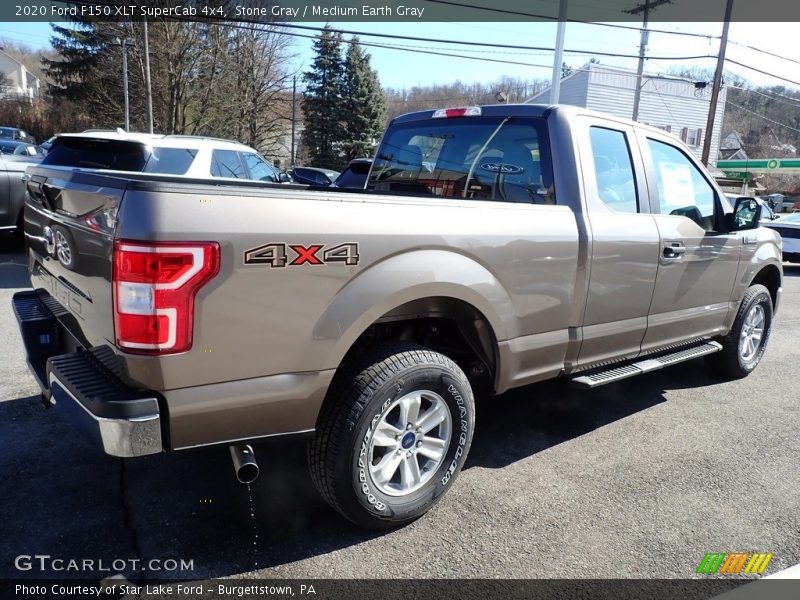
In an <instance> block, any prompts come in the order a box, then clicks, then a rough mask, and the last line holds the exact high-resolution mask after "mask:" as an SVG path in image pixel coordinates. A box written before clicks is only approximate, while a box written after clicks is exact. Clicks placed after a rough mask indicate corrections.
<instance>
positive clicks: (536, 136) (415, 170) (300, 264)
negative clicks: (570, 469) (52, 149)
mask: <svg viewBox="0 0 800 600" xmlns="http://www.w3.org/2000/svg"><path fill="white" fill-rule="evenodd" d="M93 151H95V152H96V151H97V148H95V149H94V150H93ZM108 152H112V154H113V153H120V154H121V155H124V156H120V160H119V164H124V163H125V162H126V161H128V162H129V161H130V160H132V159H131V156H132V155H135V154H136V153H144V154H143V155H142V156H140V157H139V158H142V157H144V158H146V153H147V152H148V148H147V146H146V145H145V144H144V143H139V142H136V141H131V142H129V143H128V145H126V144H125V143H121V142H119V143H116V142H115V145H114V146H113V148H110V149H109V150H108ZM78 154H80V153H78ZM116 158H117V157H116V155H112V156H110V157H109V156H105V158H104V159H103V161H105V163H107V164H109V165H114V164H116V162H115V161H116ZM134 158H135V157H134ZM137 160H138V159H137ZM134 162H136V160H134ZM97 163H98V159H97V158H95V159H92V157H86V159H85V160H82V159H81V157H80V156H76V164H83V165H87V166H88V167H90V168H83V167H81V168H70V167H64V166H53V165H49V164H48V163H47V160H46V159H45V161H44V163H43V164H42V165H40V166H35V167H31V168H30V169H29V170H28V174H27V182H26V185H27V191H28V198H27V203H26V208H25V235H26V239H27V244H28V261H29V268H30V275H31V280H32V282H33V288H34V289H33V291H26V292H20V293H18V294H16V295H15V296H14V299H13V305H14V310H15V312H16V315H17V318H18V320H19V326H20V331H21V334H22V339H23V340H24V344H25V348H26V351H27V355H28V360H29V364H30V367H31V371H32V373H33V374H34V375H35V377H36V379H37V380H38V382H39V385H40V386H41V389H42V392H43V398H44V402H45V405H47V406H52V410H54V411H58V412H62V413H63V414H64V415H65V416H66V417H67V418H69V419H71V420H72V421H73V422H74V423H75V424H76V425H77V426H78V427H80V428H81V429H82V430H83V431H84V432H85V433H87V434H88V435H89V436H90V437H91V439H93V440H94V443H95V444H96V445H97V446H98V447H100V448H102V449H103V450H104V451H105V452H106V453H107V454H109V455H113V456H122V457H134V456H140V455H144V454H154V453H159V452H164V451H174V450H182V449H188V448H196V447H199V446H209V445H218V446H220V447H226V448H227V447H229V448H230V451H231V454H232V456H233V462H234V465H235V466H236V469H237V474H238V476H239V478H240V480H242V481H245V482H249V481H251V480H252V479H253V478H254V477H255V476H256V474H257V473H258V466H257V462H256V457H255V456H254V454H253V450H252V447H251V446H248V445H247V444H252V443H253V442H255V441H258V440H264V439H266V438H270V437H277V436H293V435H305V436H308V437H309V442H308V461H309V466H310V471H311V474H312V477H313V480H314V482H315V484H316V486H317V488H318V489H319V491H320V493H321V494H322V495H323V496H324V497H325V499H326V500H327V501H328V502H329V503H330V504H331V505H332V506H333V507H334V508H336V510H338V511H339V512H340V513H341V514H343V515H344V516H345V517H347V518H348V519H350V520H352V521H354V522H355V523H357V524H360V525H363V526H368V527H390V526H397V525H400V524H403V523H407V522H409V521H411V520H413V519H415V518H417V517H419V516H420V515H422V514H424V513H425V512H426V511H427V510H428V509H430V508H431V506H432V505H433V504H434V503H435V502H436V501H437V500H438V499H439V498H441V496H442V494H443V493H444V492H445V491H446V490H447V489H448V488H449V487H451V486H452V485H453V484H454V481H455V479H456V476H457V475H458V473H459V471H460V469H461V467H462V465H463V464H464V461H465V459H466V456H467V453H468V451H469V447H470V442H471V440H472V434H473V427H474V424H475V413H474V400H473V399H474V392H475V391H477V392H478V393H481V394H486V395H492V394H500V393H502V392H504V391H506V390H508V389H510V388H514V387H518V386H522V385H526V384H529V383H532V382H536V381H541V380H544V379H548V378H555V377H561V378H564V379H565V380H566V381H568V382H569V383H570V384H571V385H575V386H579V387H583V388H593V387H595V386H599V385H602V384H605V383H609V382H612V381H617V380H620V379H623V378H626V377H632V376H635V375H639V374H643V373H647V372H648V371H652V370H655V369H659V368H662V367H667V366H669V365H672V364H675V363H678V362H681V361H685V360H689V359H693V358H695V357H700V356H705V355H707V356H708V363H709V366H710V367H713V368H716V369H718V370H719V371H720V372H722V373H725V374H727V375H728V376H731V377H743V376H745V375H747V374H748V373H749V372H751V371H752V370H753V369H754V368H755V367H756V365H757V364H758V363H759V361H760V360H761V357H762V356H763V354H764V350H765V348H766V345H767V341H768V339H769V333H770V327H771V325H772V321H773V318H774V315H775V310H776V307H777V305H778V302H779V299H780V295H781V284H782V276H783V273H782V269H781V260H780V257H781V241H780V237H779V236H778V235H777V234H776V233H775V232H773V231H771V230H769V229H766V228H761V227H758V225H757V224H758V221H759V217H760V212H761V208H762V205H761V204H760V203H759V202H758V201H757V200H755V199H752V198H742V199H738V200H737V201H736V202H735V206H731V204H730V203H729V201H728V200H727V199H726V198H725V196H724V194H723V193H722V192H721V191H720V190H719V188H718V187H717V185H716V184H715V182H714V180H713V179H712V178H711V177H710V176H709V174H708V173H707V172H706V170H705V169H704V168H703V166H702V165H701V164H700V163H699V162H698V161H697V160H696V159H695V157H694V156H693V154H692V153H691V151H690V150H689V149H688V148H686V147H685V146H684V145H683V144H682V143H680V142H679V141H677V140H676V139H674V138H673V137H671V136H670V135H668V134H667V133H665V132H663V131H660V130H658V129H654V128H650V127H646V126H642V125H639V124H635V123H632V122H629V121H625V120H620V119H616V118H613V117H609V116H605V115H601V114H597V113H592V112H589V111H586V110H583V109H578V108H574V107H564V106H552V107H548V106H535V105H518V106H514V105H511V106H509V105H499V106H484V107H467V108H457V109H442V110H437V111H425V112H418V113H414V114H408V115H404V116H401V117H398V118H396V119H394V120H393V121H392V122H391V123H390V124H389V127H388V128H387V130H386V132H385V134H384V136H383V139H382V141H381V143H380V145H379V148H378V150H377V153H376V155H375V158H374V162H373V164H372V167H371V170H370V173H369V176H368V178H367V183H366V189H365V190H355V191H343V190H324V189H307V188H304V187H302V186H280V185H275V186H270V185H262V184H249V183H246V182H242V183H237V182H235V181H234V182H232V181H230V180H225V181H222V180H221V181H220V182H219V183H213V182H212V183H209V182H208V181H192V180H187V179H186V178H170V177H169V176H157V175H148V174H132V173H125V172H123V171H121V170H117V171H110V170H107V171H103V170H99V169H97V168H91V167H92V166H94V167H96V166H97ZM676 376H679V372H676ZM487 406H491V402H490V401H488V404H487Z"/></svg>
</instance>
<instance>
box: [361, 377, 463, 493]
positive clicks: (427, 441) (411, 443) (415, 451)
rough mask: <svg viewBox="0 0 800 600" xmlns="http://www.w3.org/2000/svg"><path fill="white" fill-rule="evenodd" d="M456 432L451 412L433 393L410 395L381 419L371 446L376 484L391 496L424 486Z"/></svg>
mask: <svg viewBox="0 0 800 600" xmlns="http://www.w3.org/2000/svg"><path fill="white" fill-rule="evenodd" d="M452 432H453V418H452V416H451V415H450V408H449V407H448V406H447V403H446V402H445V401H444V400H443V399H442V397H441V396H440V395H439V394H436V393H434V392H431V391H430V390H418V391H414V392H410V393H408V394H406V395H404V396H402V397H400V398H398V399H397V400H395V401H394V402H392V403H391V404H389V406H388V407H387V408H385V409H384V411H383V412H382V413H381V415H380V416H379V418H378V421H377V424H376V425H375V427H374V429H373V430H372V434H371V437H370V440H369V446H368V453H369V454H368V458H369V475H370V478H371V479H372V483H373V484H374V485H375V487H377V488H378V489H379V490H380V491H381V492H383V493H384V494H386V495H388V496H405V495H407V494H411V493H412V492H415V491H416V490H418V489H420V488H421V487H422V486H424V485H425V484H426V483H428V481H430V480H431V478H432V477H433V476H434V475H435V474H436V471H437V470H438V469H439V467H440V466H441V465H442V463H443V462H444V458H445V454H446V453H447V448H448V447H449V446H450V438H451V436H452Z"/></svg>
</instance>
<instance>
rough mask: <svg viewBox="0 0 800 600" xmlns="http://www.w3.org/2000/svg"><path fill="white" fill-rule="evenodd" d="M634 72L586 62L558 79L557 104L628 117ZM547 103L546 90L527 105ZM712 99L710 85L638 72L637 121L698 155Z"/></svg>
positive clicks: (714, 147) (714, 148)
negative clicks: (662, 133) (673, 139)
mask: <svg viewBox="0 0 800 600" xmlns="http://www.w3.org/2000/svg"><path fill="white" fill-rule="evenodd" d="M636 82H637V80H636V71H632V70H630V69H622V68H619V67H610V66H606V65H601V64H599V63H589V64H588V65H586V67H584V68H582V69H580V70H576V71H574V72H573V73H571V74H570V75H567V76H566V77H564V78H563V79H562V80H561V88H560V90H561V91H560V97H559V102H560V103H562V104H572V105H574V106H582V107H584V108H589V109H592V110H597V111H600V112H604V113H608V114H611V115H615V116H618V117H622V118H626V119H630V118H631V117H632V116H633V99H634V95H635V92H636ZM725 97H726V89H725V88H724V87H723V88H722V90H721V91H720V94H719V100H718V101H717V113H716V117H715V119H714V132H713V135H712V137H711V152H710V154H709V156H711V157H712V162H713V160H714V159H715V157H716V156H717V153H718V150H719V138H720V132H721V131H722V117H723V115H724V114H725ZM549 101H550V88H547V89H545V90H543V91H541V92H539V93H538V94H536V95H535V96H533V97H532V98H530V99H529V100H527V103H529V104H540V103H547V102H549ZM710 101H711V86H710V85H705V82H702V83H698V84H697V85H696V84H695V83H694V82H691V81H686V80H684V79H679V78H677V77H674V76H669V75H663V76H661V75H643V76H642V87H641V95H640V100H639V118H638V121H639V122H641V123H646V124H648V125H652V126H654V127H658V128H659V129H663V130H665V131H667V132H669V133H671V134H672V135H674V136H675V137H676V138H679V139H681V140H683V141H684V142H685V143H686V144H687V145H688V146H689V147H690V148H691V149H692V150H693V151H694V153H695V155H696V156H697V157H698V158H699V157H700V156H701V154H702V152H703V141H704V139H705V138H704V136H705V131H704V129H705V127H706V122H707V119H708V111H709V107H710Z"/></svg>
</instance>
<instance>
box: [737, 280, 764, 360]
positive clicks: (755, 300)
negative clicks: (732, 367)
mask: <svg viewBox="0 0 800 600" xmlns="http://www.w3.org/2000/svg"><path fill="white" fill-rule="evenodd" d="M756 304H759V305H761V307H762V308H763V309H764V335H763V336H762V337H761V342H760V344H759V348H758V352H756V354H755V356H753V358H751V359H750V360H749V361H744V360H742V355H741V352H740V351H739V339H740V336H741V335H742V328H743V327H744V322H745V319H746V318H747V315H748V314H749V313H750V311H751V310H752V308H753V306H755V305H756ZM771 331H772V298H771V297H770V295H769V292H768V291H767V290H765V289H764V290H760V291H759V292H758V293H757V294H755V295H754V296H753V297H752V298H751V299H750V301H749V302H747V303H746V304H745V305H744V306H743V307H742V312H741V313H740V318H739V320H738V322H737V326H736V331H735V333H736V337H735V342H736V360H737V361H738V363H739V368H740V369H741V370H742V373H745V374H747V373H751V372H752V371H753V370H754V369H755V368H756V367H757V366H758V363H760V362H761V358H762V357H763V356H764V352H765V351H766V349H767V342H768V341H769V335H770V332H771Z"/></svg>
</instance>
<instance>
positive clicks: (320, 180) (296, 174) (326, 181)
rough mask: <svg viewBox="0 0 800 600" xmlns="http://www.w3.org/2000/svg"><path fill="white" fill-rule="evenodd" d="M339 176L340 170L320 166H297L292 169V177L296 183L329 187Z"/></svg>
mask: <svg viewBox="0 0 800 600" xmlns="http://www.w3.org/2000/svg"><path fill="white" fill-rule="evenodd" d="M338 176H339V171H334V170H332V169H320V168H318V167H295V168H294V169H292V179H294V180H295V182H296V183H302V184H305V185H313V186H317V187H327V186H329V185H330V184H331V183H333V181H334V180H335V179H336V178H337V177H338Z"/></svg>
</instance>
